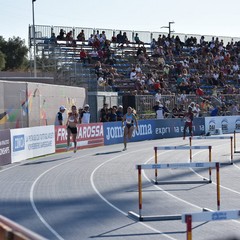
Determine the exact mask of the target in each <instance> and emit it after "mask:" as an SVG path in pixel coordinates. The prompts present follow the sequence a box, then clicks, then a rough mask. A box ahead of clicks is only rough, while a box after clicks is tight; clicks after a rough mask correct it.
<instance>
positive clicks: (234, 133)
mask: <svg viewBox="0 0 240 240" xmlns="http://www.w3.org/2000/svg"><path fill="white" fill-rule="evenodd" d="M237 133H240V132H239V130H238V131H237V130H234V132H233V138H234V141H233V145H234V153H240V151H237V150H236V148H237V143H236V139H237V136H236V135H237Z"/></svg>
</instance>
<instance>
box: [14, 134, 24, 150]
mask: <svg viewBox="0 0 240 240" xmlns="http://www.w3.org/2000/svg"><path fill="white" fill-rule="evenodd" d="M24 149H25V137H24V134H22V135H16V136H13V152H17V151H22V150H24Z"/></svg>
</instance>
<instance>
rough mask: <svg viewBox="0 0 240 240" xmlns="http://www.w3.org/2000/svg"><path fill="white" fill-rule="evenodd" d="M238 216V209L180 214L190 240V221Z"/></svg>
mask: <svg viewBox="0 0 240 240" xmlns="http://www.w3.org/2000/svg"><path fill="white" fill-rule="evenodd" d="M238 218H240V210H228V211H215V212H214V211H213V212H199V213H190V214H183V215H182V222H183V223H186V230H187V231H186V234H187V238H186V239H187V240H192V222H209V221H222V220H232V219H238Z"/></svg>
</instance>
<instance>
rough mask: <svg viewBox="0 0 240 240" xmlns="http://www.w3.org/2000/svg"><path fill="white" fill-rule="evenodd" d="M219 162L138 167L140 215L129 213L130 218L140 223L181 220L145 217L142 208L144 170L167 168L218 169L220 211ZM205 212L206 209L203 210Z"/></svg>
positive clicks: (218, 203)
mask: <svg viewBox="0 0 240 240" xmlns="http://www.w3.org/2000/svg"><path fill="white" fill-rule="evenodd" d="M219 165H220V164H219V162H211V163H200V162H198V163H170V164H142V165H137V166H136V169H137V170H138V209H139V213H138V214H137V213H134V212H133V211H129V212H128V214H129V216H131V217H133V218H135V219H137V220H139V221H165V220H180V219H181V215H161V216H143V215H142V206H143V201H142V200H143V197H142V169H146V170H147V169H167V168H172V169H176V168H216V183H217V184H216V186H217V209H218V210H220V172H219ZM203 210H204V209H203Z"/></svg>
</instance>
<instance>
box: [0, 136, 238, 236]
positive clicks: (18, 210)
mask: <svg viewBox="0 0 240 240" xmlns="http://www.w3.org/2000/svg"><path fill="white" fill-rule="evenodd" d="M224 136H225V135H224ZM229 136H230V135H229ZM238 138H239V139H238ZM238 138H237V145H238V146H240V135H239V136H238ZM188 144H189V141H188V139H186V140H182V139H181V138H170V139H161V140H155V141H143V142H134V143H129V144H128V150H127V151H124V152H122V151H121V150H122V148H123V145H122V144H116V145H110V146H104V147H98V148H92V149H85V150H80V151H78V152H77V153H76V154H74V153H73V152H66V153H61V154H54V155H51V156H47V157H41V158H36V159H33V160H27V161H23V162H21V163H18V164H12V165H7V166H5V167H3V168H2V170H1V171H0V182H1V184H0V191H1V195H0V203H1V204H0V212H1V214H2V215H4V216H6V217H8V218H10V219H11V220H13V221H16V222H17V223H19V224H21V225H23V226H25V227H27V228H29V229H31V230H33V231H35V232H36V233H38V234H40V235H42V236H44V237H45V238H46V239H61V240H62V239H66V240H78V239H80V240H81V239H83V240H85V239H97V240H98V239H99V240H100V239H101V240H102V239H111V240H112V239H114V240H118V239H121V240H123V239H124V240H125V239H129V240H130V239H138V240H142V239H143V240H145V239H151V240H155V239H163V240H164V239H176V240H182V239H186V224H184V223H183V222H182V221H181V220H169V221H147V222H144V221H137V220H136V219H134V218H131V217H129V216H128V212H129V211H134V212H138V172H137V169H136V165H137V164H154V147H155V146H163V145H164V146H186V145H188ZM193 145H198V146H199V145H202V146H209V145H211V146H212V161H213V162H217V161H218V162H220V163H221V162H222V163H226V162H228V161H229V160H230V151H229V140H228V139H221V140H217V139H214V140H212V139H204V140H199V141H194V144H193ZM208 158H209V156H208V150H207V149H194V150H193V151H192V162H208ZM158 162H159V163H169V164H170V163H185V162H189V151H188V150H186V151H185V150H167V151H164V150H161V151H159V152H158ZM208 174H209V172H208V169H164V170H161V171H159V172H158V177H159V179H161V180H163V181H173V180H176V181H179V180H180V181H181V180H189V181H195V180H201V179H203V178H208ZM153 178H154V171H150V170H146V171H143V173H142V195H143V200H142V201H143V202H142V213H143V215H171V214H185V213H195V212H201V211H202V209H203V208H207V209H210V210H213V211H216V210H217V205H216V201H217V200H216V180H215V179H216V173H215V170H212V183H207V184H206V183H200V184H170V185H168V184H164V185H155V184H153V183H152V181H151V179H153ZM239 182H240V154H239V153H236V154H234V156H233V165H230V164H224V165H222V166H221V167H220V198H221V206H220V210H234V209H240V184H239ZM192 235H193V239H196V240H198V239H199V240H200V239H204V240H208V239H209V240H210V239H211V240H215V239H216V240H221V239H224V240H226V239H230V237H233V236H235V237H238V238H239V239H240V221H239V220H227V221H216V222H215V221H211V222H193V223H192Z"/></svg>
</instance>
